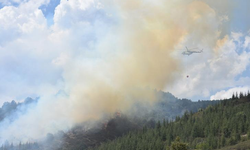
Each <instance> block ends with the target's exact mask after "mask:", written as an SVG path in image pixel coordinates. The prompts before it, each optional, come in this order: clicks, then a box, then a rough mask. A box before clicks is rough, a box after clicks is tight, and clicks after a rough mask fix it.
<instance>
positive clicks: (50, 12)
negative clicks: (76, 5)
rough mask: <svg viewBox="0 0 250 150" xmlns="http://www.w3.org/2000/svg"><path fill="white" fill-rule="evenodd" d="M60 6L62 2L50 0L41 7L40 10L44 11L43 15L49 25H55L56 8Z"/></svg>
mask: <svg viewBox="0 0 250 150" xmlns="http://www.w3.org/2000/svg"><path fill="white" fill-rule="evenodd" d="M59 4H60V0H50V2H49V3H48V4H45V5H42V6H40V7H39V9H41V10H42V12H43V15H44V16H45V17H46V19H47V24H48V25H49V26H51V25H53V24H54V20H53V18H54V14H55V8H56V7H57V6H58V5H59Z"/></svg>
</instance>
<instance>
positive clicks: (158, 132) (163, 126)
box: [93, 94, 250, 150]
mask: <svg viewBox="0 0 250 150" xmlns="http://www.w3.org/2000/svg"><path fill="white" fill-rule="evenodd" d="M249 108H250V94H248V95H246V96H243V94H241V95H240V98H236V97H233V98H232V99H230V100H224V101H221V103H219V104H217V105H216V106H209V107H208V108H206V109H204V110H200V111H199V112H197V113H192V112H189V113H185V114H184V115H183V116H182V117H176V119H175V121H163V122H158V123H157V125H156V127H155V128H153V129H149V128H147V127H144V128H143V130H140V131H137V132H130V133H129V134H127V135H125V136H123V137H121V138H117V139H116V140H114V141H111V142H107V143H103V144H102V145H101V146H99V147H95V148H93V149H97V150H106V149H109V150H112V149H114V150H117V149H122V150H124V149H128V150H131V149H143V150H147V149H148V150H149V149H159V150H160V149H170V148H171V144H172V143H173V141H174V139H175V138H176V137H177V136H178V137H180V139H181V140H182V142H185V143H188V146H189V149H206V150H207V149H219V148H223V147H225V146H230V145H235V144H237V143H240V142H242V141H245V140H247V139H249V138H250V127H249V125H250V109H249ZM240 144H241V143H240ZM244 146H247V145H246V144H245V145H244ZM245 148H250V147H245Z"/></svg>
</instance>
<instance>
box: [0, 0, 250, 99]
mask: <svg viewBox="0 0 250 150" xmlns="http://www.w3.org/2000/svg"><path fill="white" fill-rule="evenodd" d="M71 1H74V0H71ZM88 3H91V1H87V0H82V1H74V2H72V3H71V2H70V1H69V2H68V1H66V0H61V1H60V0H39V1H32V0H11V1H10V0H8V1H7V0H1V1H0V8H1V9H0V12H1V14H0V20H1V21H0V22H1V23H0V26H1V29H0V35H1V36H0V54H1V55H0V57H1V59H0V75H1V78H0V81H1V85H0V102H1V103H3V102H5V101H11V100H16V101H21V100H23V99H25V98H26V97H39V96H42V95H43V94H44V93H51V94H52V93H56V91H60V90H61V89H62V87H63V84H64V77H63V67H62V65H61V64H63V63H64V61H65V59H67V57H68V52H67V51H70V50H69V49H71V50H72V49H78V50H74V52H73V53H78V52H79V51H81V50H79V49H82V50H84V49H88V48H87V47H88V46H90V45H91V44H93V43H91V42H93V40H95V36H97V35H95V34H96V31H95V30H102V29H101V28H102V25H103V26H112V25H114V24H115V23H116V22H118V21H119V18H116V17H120V16H112V17H110V16H107V12H105V11H106V10H105V11H104V10H102V9H104V8H101V7H102V4H101V2H97V1H94V2H93V3H96V4H95V5H100V6H96V8H97V7H100V8H98V9H99V10H91V8H90V9H88V10H84V9H85V8H84V7H88V6H87V5H88ZM218 3H219V2H218ZM229 3H231V4H226V5H225V7H227V6H228V8H225V11H224V12H219V11H220V10H221V9H219V8H216V6H217V5H222V4H216V3H215V4H212V3H211V4H210V7H211V8H212V9H214V10H213V11H215V13H216V15H217V16H215V17H217V18H219V20H217V21H220V23H218V22H216V23H215V24H218V25H217V26H222V27H221V28H222V29H219V27H216V28H217V29H216V30H218V32H225V33H223V34H224V35H222V34H221V35H220V36H218V37H216V38H217V39H216V40H218V41H217V42H219V41H221V42H222V40H224V43H221V45H219V46H218V47H217V50H216V51H218V52H217V54H215V55H216V56H212V55H211V54H210V52H211V51H215V49H216V48H215V47H216V46H214V47H211V46H210V47H207V46H206V45H201V44H196V41H192V39H190V40H191V42H189V41H190V40H187V41H186V42H183V43H182V44H179V45H176V50H175V52H174V53H175V54H176V53H181V51H182V50H185V48H184V47H185V46H189V45H190V47H199V48H200V49H204V53H202V54H193V55H191V56H182V55H178V54H176V55H177V57H178V58H177V59H180V61H182V68H183V69H184V71H182V72H181V73H179V74H178V75H177V76H178V78H177V79H175V81H174V83H172V84H170V85H166V87H165V88H164V89H162V90H164V91H170V92H172V93H173V94H174V95H176V96H177V97H180V98H189V99H192V100H198V99H216V98H227V97H229V96H230V95H231V94H232V92H235V90H236V91H238V90H239V91H241V90H243V91H246V90H245V89H249V86H248V84H247V83H248V81H249V80H250V79H249V76H250V67H249V47H250V44H249V43H250V26H249V25H250V22H249V20H250V18H249V15H247V14H249V10H248V8H247V6H249V5H247V4H249V2H247V1H245V0H239V1H237V3H236V2H235V1H233V0H232V1H230V2H229ZM77 4H78V5H82V8H81V6H80V8H76V9H75V8H74V7H77V6H74V5H77ZM84 5H86V6H84ZM232 5H233V6H232ZM218 7H219V6H218ZM220 7H221V6H220ZM230 7H231V8H230ZM74 9H75V10H74ZM105 9H106V8H105ZM227 9H228V10H227ZM222 10H223V9H222ZM110 11H111V12H109V13H114V12H112V11H115V10H110ZM105 13H106V14H105ZM114 14H115V13H114ZM110 15H111V14H110ZM98 19H99V20H101V21H100V26H99V27H93V26H92V27H86V28H84V25H83V26H81V25H77V24H79V23H80V22H81V23H82V22H83V20H84V22H85V23H86V24H87V23H90V24H91V23H93V22H95V21H96V20H98ZM99 20H98V21H99ZM114 26H115V25H114ZM223 27H224V28H223ZM96 28H97V29H96ZM225 29H226V31H223V30H225ZM219 30H221V31H219ZM69 32H71V33H69ZM100 32H103V34H105V33H104V32H105V31H98V34H99V33H100ZM74 33H75V34H74ZM66 34H68V35H66ZM69 34H70V35H69ZM100 34H101V33H100ZM70 36H71V37H70ZM221 36H222V37H221ZM90 39H91V40H90ZM92 39H93V40H92ZM193 40H195V39H193ZM64 42H65V43H64ZM88 42H89V43H88ZM188 42H189V43H188ZM62 43H63V44H62ZM190 43H191V44H190ZM65 49H68V50H65ZM72 51H73V50H72ZM79 53H81V52H79ZM180 74H181V75H180ZM187 75H188V76H189V78H186V76H187ZM152 88H154V87H152ZM220 93H223V95H224V96H222V95H221V94H220Z"/></svg>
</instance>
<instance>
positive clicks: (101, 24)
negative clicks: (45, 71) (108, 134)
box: [0, 0, 220, 143]
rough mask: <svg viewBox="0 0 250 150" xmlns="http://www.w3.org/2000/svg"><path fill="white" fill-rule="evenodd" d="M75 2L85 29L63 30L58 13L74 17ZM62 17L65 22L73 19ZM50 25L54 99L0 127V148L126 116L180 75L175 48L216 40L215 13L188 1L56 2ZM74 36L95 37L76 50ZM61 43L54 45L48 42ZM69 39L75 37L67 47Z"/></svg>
mask: <svg viewBox="0 0 250 150" xmlns="http://www.w3.org/2000/svg"><path fill="white" fill-rule="evenodd" d="M75 3H77V4H76V6H75V7H77V6H78V7H81V9H83V10H84V12H86V16H85V17H90V18H88V19H89V20H91V21H92V22H90V23H88V22H87V23H86V22H84V23H82V22H80V23H79V24H76V25H74V24H71V23H70V21H69V22H67V23H64V24H63V19H61V18H62V17H61V16H62V15H65V14H62V13H60V12H62V11H60V10H62V9H67V10H72V11H77V8H74V7H73V4H75ZM78 3H79V4H78ZM82 5H83V6H82ZM71 6H72V8H71ZM79 9H80V8H79ZM93 13H95V14H93ZM83 15H84V14H83ZM65 16H66V17H69V18H71V19H72V20H73V21H72V20H71V22H74V21H75V20H77V19H78V18H77V17H75V16H71V14H66V15H65ZM60 17H61V18H60ZM102 17H105V18H106V20H109V23H107V21H106V20H105V21H103V20H102ZM74 19H75V20H74ZM93 20H94V21H93ZM54 21H55V24H54V25H53V26H52V27H51V29H50V32H49V35H48V37H49V40H50V41H51V42H52V43H53V47H52V49H53V48H55V47H56V48H61V49H62V52H58V50H56V52H57V53H56V54H58V55H56V54H54V55H55V59H54V60H53V61H52V62H51V64H52V65H55V66H58V67H59V68H61V69H62V80H61V83H60V92H58V93H57V94H54V95H53V94H51V92H48V93H49V94H47V93H44V94H43V95H41V97H40V99H39V101H38V103H37V105H36V106H34V107H32V108H29V109H28V111H27V112H26V113H25V114H22V115H18V114H17V119H16V120H15V121H13V122H10V121H8V119H6V120H5V121H4V122H2V123H1V128H0V135H1V142H2V143H3V142H4V141H5V140H9V141H13V142H19V141H22V142H26V141H35V140H39V139H41V138H42V137H44V136H46V134H47V133H56V132H57V131H58V130H64V131H67V130H68V129H70V128H71V127H73V126H74V125H76V124H78V123H82V122H84V121H89V120H98V119H101V118H102V117H103V116H104V115H106V114H112V113H114V112H115V111H123V112H126V111H128V110H129V108H130V106H132V105H133V103H134V102H147V103H153V102H154V101H156V95H155V93H154V90H152V89H157V90H162V89H164V88H165V86H166V85H169V84H172V83H173V81H174V80H175V79H176V78H178V74H179V73H180V72H181V71H182V66H181V65H180V63H181V61H180V60H179V59H178V58H177V57H176V56H175V53H176V49H177V48H180V47H182V46H184V44H186V43H189V45H191V46H193V45H198V46H199V45H202V46H204V47H210V48H213V47H214V46H215V45H216V41H217V38H218V37H219V36H220V30H219V27H220V18H219V16H218V15H217V14H216V12H215V10H214V9H213V8H211V7H210V6H209V5H208V4H206V3H205V2H202V1H195V0H194V1H192V0H189V1H185V2H184V0H183V1H181V0H177V1H175V0H170V1H169V0H168V1H165V0H157V1H148V0H145V1H142V0H138V1H134V0H124V1H111V0H105V1H102V2H97V1H86V2H84V3H82V2H78V1H77V0H70V1H63V0H62V1H61V4H60V5H59V6H58V7H57V8H56V10H55V16H54ZM110 22H111V23H110ZM62 24H63V25H62ZM69 27H72V29H69ZM83 27H84V28H83ZM85 27H86V28H85ZM88 30H89V31H88ZM78 32H81V33H78ZM78 34H90V35H92V34H95V37H94V40H92V41H90V42H87V43H84V44H83V45H81V44H79V43H81V41H85V40H86V41H87V39H85V38H84V37H82V36H78ZM61 36H62V37H63V38H59V41H58V40H56V39H55V38H56V37H61ZM70 36H76V37H80V38H79V39H76V40H73V41H72V40H70ZM81 37H82V39H81ZM60 40H61V41H60ZM60 44H63V47H62V46H59V45H60ZM75 45H77V47H76V46H75ZM177 52H179V51H177Z"/></svg>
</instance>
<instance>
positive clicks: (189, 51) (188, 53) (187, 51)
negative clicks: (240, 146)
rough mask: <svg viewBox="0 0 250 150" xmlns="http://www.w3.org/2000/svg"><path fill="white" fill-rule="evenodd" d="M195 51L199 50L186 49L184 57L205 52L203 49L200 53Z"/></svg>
mask: <svg viewBox="0 0 250 150" xmlns="http://www.w3.org/2000/svg"><path fill="white" fill-rule="evenodd" d="M193 49H197V48H192V49H188V48H187V47H186V51H184V52H182V54H183V55H188V56H189V55H191V54H193V53H202V52H203V49H201V50H200V51H195V50H193Z"/></svg>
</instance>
